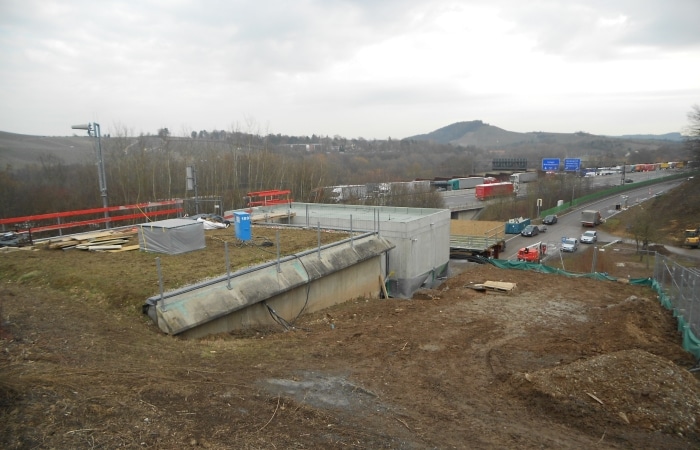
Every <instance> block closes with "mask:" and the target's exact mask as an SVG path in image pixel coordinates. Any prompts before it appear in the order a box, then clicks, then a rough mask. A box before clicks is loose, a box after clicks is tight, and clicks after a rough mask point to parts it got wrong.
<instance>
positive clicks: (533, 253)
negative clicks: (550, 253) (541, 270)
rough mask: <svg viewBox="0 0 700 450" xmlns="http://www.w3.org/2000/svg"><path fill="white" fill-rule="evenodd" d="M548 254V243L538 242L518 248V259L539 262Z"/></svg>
mask: <svg viewBox="0 0 700 450" xmlns="http://www.w3.org/2000/svg"><path fill="white" fill-rule="evenodd" d="M546 254H547V245H546V244H544V243H542V242H538V243H537V244H532V245H529V246H527V247H523V248H521V249H520V250H518V261H525V262H531V263H538V262H540V261H541V260H542V258H544V256H545V255H546Z"/></svg>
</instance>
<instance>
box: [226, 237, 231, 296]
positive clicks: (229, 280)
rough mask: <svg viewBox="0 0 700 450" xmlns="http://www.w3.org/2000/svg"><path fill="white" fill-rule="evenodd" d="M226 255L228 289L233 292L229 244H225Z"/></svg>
mask: <svg viewBox="0 0 700 450" xmlns="http://www.w3.org/2000/svg"><path fill="white" fill-rule="evenodd" d="M224 253H226V287H227V288H228V290H229V291H230V290H231V261H230V260H229V257H228V242H224Z"/></svg>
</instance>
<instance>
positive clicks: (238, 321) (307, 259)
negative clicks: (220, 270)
mask: <svg viewBox="0 0 700 450" xmlns="http://www.w3.org/2000/svg"><path fill="white" fill-rule="evenodd" d="M393 247H394V246H393V244H391V243H390V242H389V241H388V240H386V239H383V238H381V237H379V236H378V235H377V234H376V233H367V234H365V235H363V236H359V237H353V238H351V239H347V240H345V241H341V242H339V243H334V244H329V245H327V246H323V247H320V248H318V249H314V250H309V251H307V252H304V253H300V254H296V255H293V256H289V257H286V258H283V259H280V260H279V261H274V262H271V263H268V264H265V265H261V266H257V267H253V268H250V269H246V270H242V271H239V272H236V273H233V274H231V275H230V276H228V275H227V276H223V277H219V278H217V279H215V280H211V281H209V282H206V283H201V284H198V285H194V286H189V287H187V288H183V289H180V290H178V291H174V292H171V293H168V294H165V295H163V296H162V297H161V296H154V297H151V298H149V299H148V300H147V301H146V304H145V305H144V312H145V313H147V314H148V315H149V316H150V317H151V319H153V320H154V321H155V322H156V323H157V324H158V327H159V328H160V329H161V330H162V331H163V332H165V333H167V334H172V335H181V336H183V337H194V338H196V337H202V336H207V335H210V334H216V333H224V332H229V331H231V330H234V329H241V328H248V327H251V326H256V325H272V324H275V323H276V322H277V323H280V322H279V318H285V319H284V320H289V321H293V319H294V318H296V317H298V316H299V315H300V314H302V313H303V312H304V313H306V312H313V311H318V310H320V309H323V308H327V307H329V306H332V305H334V304H338V303H342V302H344V301H347V300H351V299H353V298H359V297H368V298H372V297H374V298H377V297H378V296H379V293H380V292H381V280H382V279H383V278H382V276H381V275H382V274H383V273H384V271H385V270H386V268H385V255H386V253H387V252H388V251H390V250H391V249H392V248H393Z"/></svg>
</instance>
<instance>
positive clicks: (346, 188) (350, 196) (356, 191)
mask: <svg viewBox="0 0 700 450" xmlns="http://www.w3.org/2000/svg"><path fill="white" fill-rule="evenodd" d="M330 197H331V200H332V201H333V202H335V203H345V202H349V201H359V200H364V199H366V198H367V186H366V185H364V184H349V185H343V186H333V187H332V188H331V192H330Z"/></svg>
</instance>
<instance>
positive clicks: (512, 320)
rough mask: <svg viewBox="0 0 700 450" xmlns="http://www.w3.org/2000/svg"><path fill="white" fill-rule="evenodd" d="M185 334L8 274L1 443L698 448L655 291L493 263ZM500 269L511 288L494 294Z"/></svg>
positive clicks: (687, 381)
mask: <svg viewBox="0 0 700 450" xmlns="http://www.w3.org/2000/svg"><path fill="white" fill-rule="evenodd" d="M463 264H464V266H463V270H462V271H461V272H460V273H459V274H457V275H455V276H453V277H451V278H449V279H447V280H445V281H444V283H443V284H442V285H440V286H439V287H437V288H435V289H432V290H425V291H421V292H419V293H418V294H417V295H416V296H415V298H414V299H413V300H397V299H386V300H378V299H374V300H369V299H358V300H356V301H351V302H347V303H344V304H342V305H338V306H336V307H334V308H330V309H328V310H326V311H323V312H321V313H316V314H311V315H302V316H301V317H300V318H299V319H298V320H297V322H296V323H295V329H294V330H292V331H288V332H284V331H283V330H282V329H276V328H261V329H256V330H247V331H246V332H245V333H236V334H227V335H220V336H212V337H210V338H207V339H202V340H197V341H185V340H181V339H178V338H173V337H169V336H164V335H162V334H160V333H159V332H158V330H157V329H156V327H155V326H154V325H152V323H151V322H150V320H148V319H146V318H143V317H141V316H139V315H137V314H136V313H135V312H134V311H132V310H131V309H128V308H118V307H115V306H113V305H114V303H113V302H112V301H110V299H108V298H103V297H101V296H99V295H94V294H93V293H90V292H89V291H86V290H84V289H80V290H79V289H76V290H74V291H71V292H66V291H65V290H61V291H59V290H55V289H54V288H52V287H50V286H45V285H40V284H27V283H22V282H18V281H14V282H5V283H4V284H3V285H2V292H1V293H0V295H1V297H2V299H3V300H2V307H3V310H2V315H3V318H4V320H5V323H4V325H3V329H4V330H5V333H4V335H3V337H2V341H1V342H2V352H1V353H0V355H1V356H0V364H1V366H0V369H1V372H0V373H1V374H2V375H0V377H1V378H0V445H1V446H2V447H3V448H8V449H12V448H17V449H19V448H137V447H138V448H190V447H192V448H196V447H202V448H210V449H224V448H401V449H423V448H533V449H534V448H557V449H580V448H594V447H595V448H601V449H607V448H610V449H620V448H630V449H632V448H634V449H640V448H666V449H688V448H698V447H700V429H699V426H698V423H699V419H700V383H698V381H697V378H696V376H695V375H694V373H692V372H690V371H689V369H690V368H691V367H693V365H694V363H695V361H694V359H693V358H692V356H691V355H690V354H688V353H687V352H685V351H684V350H683V349H682V347H681V341H680V335H679V333H678V331H677V329H676V321H675V319H674V318H673V315H672V313H671V312H669V311H667V310H665V309H664V308H663V307H662V306H661V305H660V304H659V303H658V301H657V300H656V297H655V293H654V292H653V291H652V290H650V289H649V288H646V287H641V286H632V285H629V284H623V283H616V282H603V281H596V280H588V279H574V278H565V277H562V276H558V275H547V274H540V273H532V272H525V271H518V270H501V269H497V268H495V267H493V266H490V265H477V264H471V263H463ZM485 281H503V282H510V283H515V284H516V286H517V287H516V289H515V290H514V291H513V292H512V293H510V294H503V293H492V292H478V291H475V290H473V289H470V288H469V287H468V286H470V285H473V284H474V283H483V282H485Z"/></svg>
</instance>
